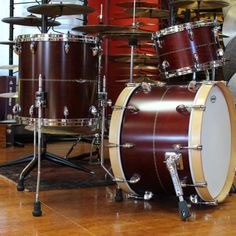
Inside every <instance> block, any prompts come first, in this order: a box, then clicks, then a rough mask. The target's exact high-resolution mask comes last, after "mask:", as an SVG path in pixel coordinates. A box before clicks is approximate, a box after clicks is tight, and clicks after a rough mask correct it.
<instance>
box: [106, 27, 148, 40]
mask: <svg viewBox="0 0 236 236" xmlns="http://www.w3.org/2000/svg"><path fill="white" fill-rule="evenodd" d="M103 34H104V37H105V38H110V39H112V40H131V39H140V40H141V39H151V38H152V34H151V32H147V31H144V30H133V29H131V30H122V31H108V32H103Z"/></svg>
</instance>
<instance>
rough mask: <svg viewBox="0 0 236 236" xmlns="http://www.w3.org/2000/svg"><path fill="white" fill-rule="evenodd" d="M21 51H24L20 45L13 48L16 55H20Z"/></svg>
mask: <svg viewBox="0 0 236 236" xmlns="http://www.w3.org/2000/svg"><path fill="white" fill-rule="evenodd" d="M21 50H22V48H21V46H20V44H16V45H14V46H13V51H14V53H15V54H16V55H20V54H21Z"/></svg>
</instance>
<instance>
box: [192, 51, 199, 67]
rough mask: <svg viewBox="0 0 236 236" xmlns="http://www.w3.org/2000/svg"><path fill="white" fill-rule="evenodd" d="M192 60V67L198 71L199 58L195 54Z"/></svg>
mask: <svg viewBox="0 0 236 236" xmlns="http://www.w3.org/2000/svg"><path fill="white" fill-rule="evenodd" d="M193 60H194V67H195V68H196V69H199V68H200V63H199V57H198V55H197V53H194V54H193Z"/></svg>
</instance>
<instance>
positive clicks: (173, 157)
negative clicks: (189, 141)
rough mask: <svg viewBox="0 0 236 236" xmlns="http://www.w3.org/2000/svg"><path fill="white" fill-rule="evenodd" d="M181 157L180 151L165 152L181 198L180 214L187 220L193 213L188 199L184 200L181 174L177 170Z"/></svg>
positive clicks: (176, 189) (175, 186)
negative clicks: (187, 201)
mask: <svg viewBox="0 0 236 236" xmlns="http://www.w3.org/2000/svg"><path fill="white" fill-rule="evenodd" d="M180 158H181V154H180V153H175V152H166V153H165V163H166V166H167V169H168V171H169V173H170V176H171V179H172V182H173V185H174V189H175V193H176V196H177V197H178V198H179V215H180V217H181V219H182V220H186V219H187V218H188V217H190V215H191V214H190V211H189V208H188V205H187V203H186V201H185V200H184V197H183V195H184V193H183V189H182V186H181V182H180V179H179V175H178V172H177V162H178V160H179V159H180Z"/></svg>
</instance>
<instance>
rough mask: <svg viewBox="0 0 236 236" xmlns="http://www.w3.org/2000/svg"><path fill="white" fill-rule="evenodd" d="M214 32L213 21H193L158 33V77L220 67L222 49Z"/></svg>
mask: <svg viewBox="0 0 236 236" xmlns="http://www.w3.org/2000/svg"><path fill="white" fill-rule="evenodd" d="M217 30H218V29H217V25H216V23H215V22H212V21H196V22H189V23H185V24H182V25H175V26H172V27H169V28H166V29H163V30H161V31H159V32H157V33H156V45H157V46H156V48H157V55H158V58H159V60H160V71H161V74H162V75H163V76H164V77H165V78H171V77H177V76H180V75H186V74H189V73H193V72H197V71H204V70H208V69H212V68H216V67H219V66H221V65H222V64H223V59H222V56H223V50H222V49H221V46H220V44H219V43H218V40H217Z"/></svg>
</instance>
